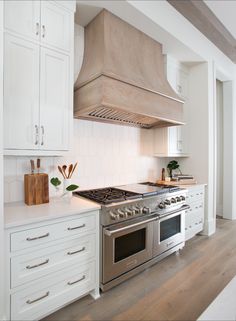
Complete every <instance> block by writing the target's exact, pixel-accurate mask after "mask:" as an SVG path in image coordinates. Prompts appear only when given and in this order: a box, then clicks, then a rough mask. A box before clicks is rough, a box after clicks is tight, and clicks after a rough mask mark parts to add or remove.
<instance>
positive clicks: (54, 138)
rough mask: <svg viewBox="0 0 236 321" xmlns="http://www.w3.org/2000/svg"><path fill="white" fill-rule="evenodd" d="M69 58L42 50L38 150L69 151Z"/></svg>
mask: <svg viewBox="0 0 236 321" xmlns="http://www.w3.org/2000/svg"><path fill="white" fill-rule="evenodd" d="M69 66H70V65H69V57H68V56H66V55H64V54H61V53H58V52H55V51H53V50H50V49H46V48H41V63H40V129H41V130H40V133H41V139H40V147H41V149H45V150H64V149H68V148H69V145H68V144H69V130H68V129H69V116H70V114H69V112H68V104H69V94H70V92H69V90H68V84H69Z"/></svg>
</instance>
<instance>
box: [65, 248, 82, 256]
mask: <svg viewBox="0 0 236 321" xmlns="http://www.w3.org/2000/svg"><path fill="white" fill-rule="evenodd" d="M83 251H85V246H83V247H82V249H80V250H78V251H74V252H67V254H68V255H73V254H76V253H79V252H83Z"/></svg>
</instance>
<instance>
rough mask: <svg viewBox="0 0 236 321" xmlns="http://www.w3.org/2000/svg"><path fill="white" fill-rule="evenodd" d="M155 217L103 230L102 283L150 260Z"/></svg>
mask: <svg viewBox="0 0 236 321" xmlns="http://www.w3.org/2000/svg"><path fill="white" fill-rule="evenodd" d="M156 219H157V217H156V216H154V217H149V218H146V219H145V220H144V219H143V218H139V219H136V220H135V219H134V220H132V221H131V222H126V223H123V224H122V223H121V224H116V225H114V226H113V227H104V228H103V253H102V255H103V258H102V260H103V261H102V283H103V284H105V283H107V282H109V281H111V280H113V279H114V278H116V277H118V276H120V275H121V274H123V273H125V272H128V271H130V270H132V269H133V268H135V267H136V266H138V265H140V264H142V263H144V262H146V261H148V260H150V259H151V258H152V249H153V222H154V221H155V220H156Z"/></svg>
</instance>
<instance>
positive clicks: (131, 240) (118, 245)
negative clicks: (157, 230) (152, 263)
mask: <svg viewBox="0 0 236 321" xmlns="http://www.w3.org/2000/svg"><path fill="white" fill-rule="evenodd" d="M145 247H146V228H143V229H140V230H138V231H135V232H132V233H128V234H125V235H123V236H120V237H117V238H116V239H115V263H116V262H119V261H121V260H123V259H125V258H127V257H129V256H131V255H133V254H135V253H138V252H140V251H142V250H144V249H145Z"/></svg>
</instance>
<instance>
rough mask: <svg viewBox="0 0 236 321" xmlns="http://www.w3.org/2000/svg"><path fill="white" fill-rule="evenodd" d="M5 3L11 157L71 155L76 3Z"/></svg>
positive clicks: (7, 121) (6, 101)
mask: <svg viewBox="0 0 236 321" xmlns="http://www.w3.org/2000/svg"><path fill="white" fill-rule="evenodd" d="M71 3H72V4H73V3H74V2H72V1H68V3H66V2H65V1H62V2H60V1H29V0H27V1H5V2H4V15H5V22H4V28H5V40H4V41H5V44H4V48H5V49H4V56H5V63H4V124H5V126H4V148H5V154H6V155H9V154H10V155H21V154H23V155H27V154H29V155H30V154H39V155H57V154H62V152H63V151H67V150H69V145H70V144H69V137H70V135H69V133H70V127H71V125H72V119H73V39H74V11H75V3H74V5H73V6H71Z"/></svg>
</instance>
